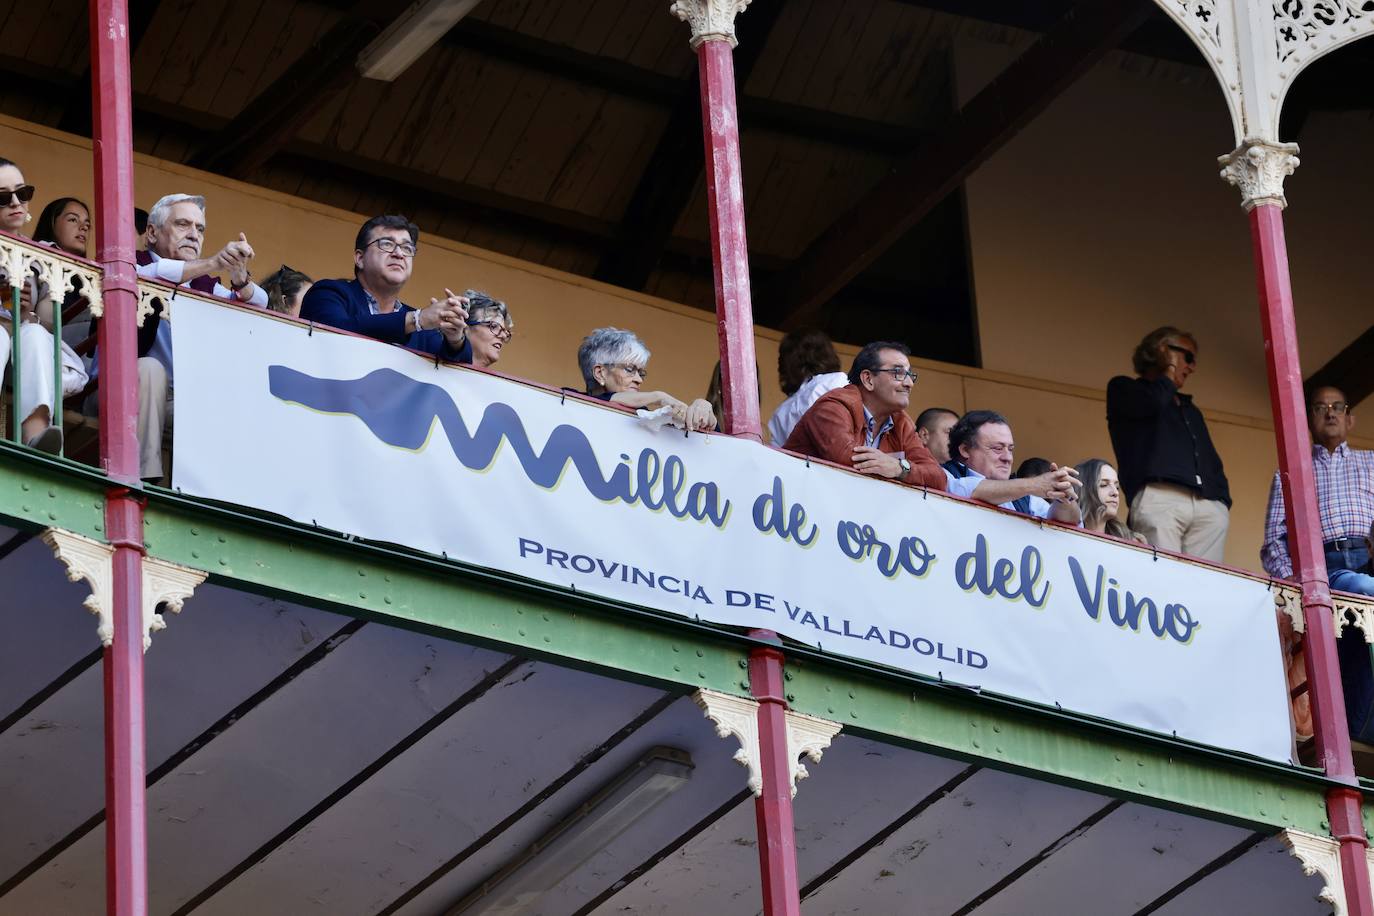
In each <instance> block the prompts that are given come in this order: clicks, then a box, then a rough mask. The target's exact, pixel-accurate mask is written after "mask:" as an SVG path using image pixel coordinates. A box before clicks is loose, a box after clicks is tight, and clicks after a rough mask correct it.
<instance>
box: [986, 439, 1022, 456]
mask: <svg viewBox="0 0 1374 916" xmlns="http://www.w3.org/2000/svg"><path fill="white" fill-rule="evenodd" d="M978 447H979V448H981V449H982V450H983V451H985V452H992V453H993V454H994V455H1007V456H1010V455H1011V454H1012V453H1014V452H1015V451H1016V446H1015V445H1007V444H1006V443H1003V442H999V443H997V444H996V445H980V446H978Z"/></svg>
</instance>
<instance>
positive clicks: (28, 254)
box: [0, 237, 104, 318]
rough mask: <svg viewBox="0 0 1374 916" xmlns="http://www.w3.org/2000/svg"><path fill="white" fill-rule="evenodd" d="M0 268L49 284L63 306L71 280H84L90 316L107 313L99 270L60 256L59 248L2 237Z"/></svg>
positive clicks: (9, 273)
mask: <svg viewBox="0 0 1374 916" xmlns="http://www.w3.org/2000/svg"><path fill="white" fill-rule="evenodd" d="M0 265H3V266H4V268H5V271H6V273H7V274H8V275H9V276H11V277H23V276H27V275H28V274H29V271H31V270H32V271H34V272H36V273H37V275H38V278H39V279H40V280H42V281H43V282H45V283H47V284H48V288H49V289H50V290H51V291H52V295H53V298H54V299H55V300H56V301H57V303H58V305H61V303H62V300H63V297H64V296H65V295H66V293H67V290H68V289H69V288H71V286H72V280H74V279H76V278H77V277H80V278H81V294H82V295H83V296H85V297H86V304H87V307H88V308H90V310H91V314H92V315H93V316H94V317H96V318H99V317H100V316H101V314H102V313H103V311H104V308H103V304H102V300H101V297H100V288H101V286H100V284H101V276H100V271H98V270H95V269H94V268H91V267H87V266H85V265H84V264H81V263H80V262H77V261H71V260H68V259H66V258H65V257H63V256H61V255H59V254H58V253H57V251H56V249H53V248H48V247H46V246H43V245H28V244H25V243H23V242H20V241H16V240H15V239H10V238H3V237H0Z"/></svg>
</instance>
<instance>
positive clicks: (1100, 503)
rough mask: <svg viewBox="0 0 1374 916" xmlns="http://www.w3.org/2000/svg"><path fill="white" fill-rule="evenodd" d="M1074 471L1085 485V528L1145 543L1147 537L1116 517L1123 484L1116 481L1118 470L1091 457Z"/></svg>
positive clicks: (1082, 499)
mask: <svg viewBox="0 0 1374 916" xmlns="http://www.w3.org/2000/svg"><path fill="white" fill-rule="evenodd" d="M1075 470H1076V471H1078V479H1079V480H1080V481H1082V485H1083V491H1082V493H1080V494H1079V496H1078V506H1079V509H1080V510H1081V511H1082V513H1083V527H1084V529H1086V530H1088V531H1096V532H1097V533H1099V534H1110V535H1111V536H1112V537H1117V538H1121V539H1122V540H1126V541H1139V542H1140V543H1142V544H1144V543H1146V541H1145V537H1144V535H1142V534H1140V533H1138V532H1135V531H1132V530H1131V529H1130V528H1128V527H1127V526H1126V524H1125V523H1124V522H1122V521H1121V519H1119V518H1117V517H1116V513H1117V512H1118V511H1119V510H1120V509H1121V481H1120V480H1119V479H1118V478H1117V475H1116V468H1114V467H1112V466H1111V465H1110V464H1109V463H1107V462H1106V461H1103V460H1102V459H1101V458H1089V459H1088V460H1087V461H1085V462H1083V463H1082V464H1080V465H1079V466H1078V467H1077V468H1075Z"/></svg>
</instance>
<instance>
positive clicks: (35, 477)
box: [0, 442, 109, 541]
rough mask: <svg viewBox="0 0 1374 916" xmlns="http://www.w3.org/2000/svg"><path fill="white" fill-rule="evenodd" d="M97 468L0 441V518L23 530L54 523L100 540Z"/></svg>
mask: <svg viewBox="0 0 1374 916" xmlns="http://www.w3.org/2000/svg"><path fill="white" fill-rule="evenodd" d="M108 483H109V481H108V480H106V478H105V476H104V475H103V474H101V473H99V472H98V471H95V470H93V469H91V468H89V467H86V466H85V465H81V464H77V463H76V462H74V461H68V460H65V459H56V458H50V457H48V456H46V455H40V454H39V453H38V452H35V451H34V450H33V449H30V448H24V447H22V446H16V445H14V444H13V443H11V442H0V522H4V523H5V524H8V525H12V526H14V527H18V528H24V529H27V530H34V529H41V528H49V527H51V526H53V525H57V526H59V527H62V528H66V529H67V530H68V531H75V532H76V533H77V534H84V535H86V536H87V537H91V538H96V539H98V540H102V541H103V540H104V539H105V489H106V486H107V485H108Z"/></svg>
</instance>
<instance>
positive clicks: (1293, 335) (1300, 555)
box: [1250, 203, 1374, 916]
mask: <svg viewBox="0 0 1374 916" xmlns="http://www.w3.org/2000/svg"><path fill="white" fill-rule="evenodd" d="M1250 232H1251V238H1252V241H1253V243H1254V252H1255V276H1256V281H1257V285H1258V287H1259V298H1260V312H1261V317H1262V320H1263V324H1264V350H1265V357H1266V363H1267V365H1268V371H1269V397H1270V401H1271V402H1272V404H1273V409H1274V431H1275V436H1276V438H1277V440H1278V450H1279V479H1280V482H1281V484H1282V487H1283V494H1284V501H1285V506H1286V508H1287V513H1288V516H1287V517H1288V549H1289V552H1290V554H1291V555H1292V558H1293V568H1294V570H1295V571H1296V572H1297V575H1298V581H1299V583H1300V584H1301V586H1302V610H1303V619H1304V621H1305V622H1306V629H1307V638H1306V651H1305V652H1304V656H1305V659H1306V661H1305V664H1306V667H1307V681H1308V684H1309V696H1310V698H1311V702H1312V722H1313V731H1314V732H1315V737H1316V742H1317V754H1318V757H1319V758H1320V760H1321V765H1322V768H1323V769H1324V770H1325V771H1326V774H1327V775H1328V776H1330V777H1332V778H1333V779H1338V780H1340V781H1342V782H1345V783H1348V784H1349V785H1350V787H1351V788H1348V789H1346V788H1336V789H1332V790H1330V791H1329V792H1328V793H1327V796H1326V809H1327V817H1328V819H1329V820H1330V822H1331V835H1332V836H1333V837H1335V838H1336V840H1337V841H1338V842H1339V843H1340V858H1341V875H1342V878H1343V881H1344V884H1345V897H1346V903H1347V905H1348V906H1349V912H1350V913H1352V914H1358V916H1374V894H1371V891H1370V881H1369V866H1368V864H1367V863H1366V860H1365V850H1366V848H1367V846H1368V841H1367V840H1366V838H1365V833H1364V822H1363V819H1362V818H1361V816H1360V794H1359V792H1358V791H1357V789H1356V786H1357V782H1356V778H1355V765H1354V761H1353V759H1352V757H1351V752H1350V734H1349V731H1348V726H1347V724H1346V718H1345V696H1344V694H1343V693H1342V691H1341V671H1340V663H1339V661H1338V660H1337V655H1336V637H1337V635H1338V634H1337V633H1336V626H1335V621H1334V619H1333V616H1332V607H1331V590H1330V587H1329V586H1328V584H1327V578H1326V576H1327V572H1326V555H1325V553H1324V552H1323V551H1322V541H1321V518H1320V515H1319V512H1318V505H1317V492H1316V485H1315V482H1314V480H1313V477H1312V449H1311V445H1310V444H1309V439H1308V432H1307V400H1306V398H1305V397H1304V395H1303V390H1302V383H1303V376H1302V367H1301V366H1300V365H1299V360H1298V333H1297V323H1296V321H1295V319H1294V316H1293V290H1292V283H1291V281H1290V279H1289V276H1288V246H1287V242H1286V241H1285V239H1284V234H1283V210H1282V208H1281V207H1279V206H1278V205H1277V204H1272V203H1270V204H1264V205H1261V206H1257V207H1255V208H1254V209H1253V210H1251V211H1250Z"/></svg>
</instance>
